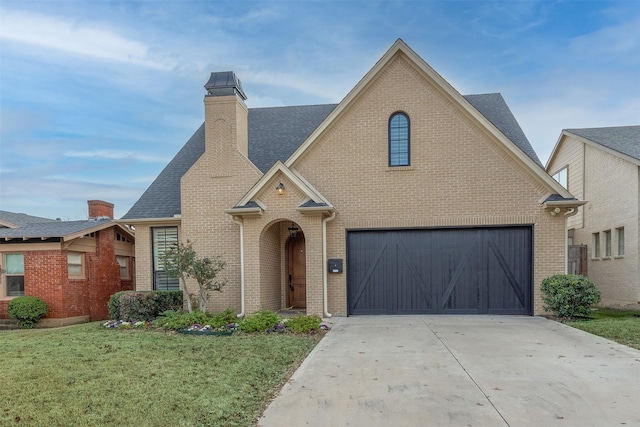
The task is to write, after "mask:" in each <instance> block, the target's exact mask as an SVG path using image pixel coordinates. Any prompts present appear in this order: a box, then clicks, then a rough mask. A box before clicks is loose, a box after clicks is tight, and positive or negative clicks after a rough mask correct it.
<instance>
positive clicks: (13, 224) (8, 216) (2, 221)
mask: <svg viewBox="0 0 640 427" xmlns="http://www.w3.org/2000/svg"><path fill="white" fill-rule="evenodd" d="M32 222H55V219H50V218H41V217H39V216H32V215H27V214H23V213H15V212H8V211H0V228H2V227H9V228H18V227H22V226H24V225H26V224H30V223H32Z"/></svg>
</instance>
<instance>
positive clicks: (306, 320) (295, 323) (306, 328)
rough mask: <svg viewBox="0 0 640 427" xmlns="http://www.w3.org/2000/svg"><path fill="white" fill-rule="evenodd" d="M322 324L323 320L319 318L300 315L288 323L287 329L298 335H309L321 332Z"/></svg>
mask: <svg viewBox="0 0 640 427" xmlns="http://www.w3.org/2000/svg"><path fill="white" fill-rule="evenodd" d="M321 323H322V319H321V318H320V317H319V316H307V315H305V314H298V315H296V316H295V317H292V318H291V319H289V320H288V321H287V323H286V327H287V329H289V330H291V332H295V333H296V334H308V333H309V332H312V331H317V330H319V329H320V324H321Z"/></svg>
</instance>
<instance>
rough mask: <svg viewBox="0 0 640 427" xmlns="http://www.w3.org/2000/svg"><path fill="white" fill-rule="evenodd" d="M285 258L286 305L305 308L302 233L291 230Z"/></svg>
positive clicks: (303, 243)
mask: <svg viewBox="0 0 640 427" xmlns="http://www.w3.org/2000/svg"><path fill="white" fill-rule="evenodd" d="M285 253H286V260H287V267H286V268H287V283H286V286H287V290H286V295H287V306H288V307H293V308H298V309H303V308H307V264H306V262H307V259H306V248H305V239H304V233H302V232H301V231H293V232H292V233H291V236H290V237H289V238H288V239H287V244H286V247H285Z"/></svg>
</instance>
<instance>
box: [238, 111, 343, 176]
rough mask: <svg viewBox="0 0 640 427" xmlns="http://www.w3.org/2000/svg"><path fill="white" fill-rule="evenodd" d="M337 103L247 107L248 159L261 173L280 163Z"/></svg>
mask: <svg viewBox="0 0 640 427" xmlns="http://www.w3.org/2000/svg"><path fill="white" fill-rule="evenodd" d="M337 105H338V104H327V105H306V106H304V107H273V108H252V109H249V160H251V161H252V162H253V164H254V165H256V167H257V168H258V169H260V170H261V171H262V173H265V172H266V171H268V170H269V168H271V166H273V164H274V163H275V162H276V161H278V160H280V161H282V162H284V161H285V160H286V159H287V158H288V157H289V156H290V155H291V154H293V152H294V151H295V150H296V148H298V147H299V146H300V144H302V143H303V142H304V140H306V139H307V137H308V136H309V135H311V132H313V131H314V129H315V128H317V127H318V125H320V123H322V121H323V120H324V119H325V118H327V116H328V115H329V113H331V112H332V111H333V110H334V108H336V106H337Z"/></svg>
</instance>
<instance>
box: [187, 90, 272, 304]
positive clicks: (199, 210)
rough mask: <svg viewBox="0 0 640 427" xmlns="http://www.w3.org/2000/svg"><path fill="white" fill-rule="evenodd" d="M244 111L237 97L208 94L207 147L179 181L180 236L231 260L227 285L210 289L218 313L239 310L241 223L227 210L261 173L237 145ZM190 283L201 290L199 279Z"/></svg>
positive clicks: (202, 250)
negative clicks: (197, 283)
mask: <svg viewBox="0 0 640 427" xmlns="http://www.w3.org/2000/svg"><path fill="white" fill-rule="evenodd" d="M243 111H244V115H245V116H246V107H244V104H243V103H242V101H241V100H239V98H237V97H236V96H224V97H205V152H204V154H203V155H202V156H201V157H200V159H198V161H197V162H196V163H195V164H194V165H193V166H192V167H191V169H190V170H189V171H188V172H187V173H186V174H185V175H184V176H183V177H182V182H181V192H182V194H181V196H182V221H181V234H180V236H179V238H180V240H181V241H183V242H184V241H186V240H191V241H192V242H193V247H194V249H195V250H196V252H197V253H198V255H199V256H202V257H204V256H208V257H214V256H216V255H220V256H221V257H222V258H223V259H224V260H225V261H226V262H227V266H226V268H225V270H224V271H223V272H222V273H221V278H226V279H227V280H228V284H227V285H226V286H225V287H224V288H223V290H222V292H220V293H218V292H214V293H212V294H211V298H210V304H209V306H208V309H209V310H213V311H215V312H217V311H221V310H224V309H227V308H233V309H235V310H236V311H238V312H239V311H240V240H239V239H240V228H239V226H238V225H237V224H235V223H234V222H233V219H232V218H231V216H230V215H228V214H226V213H225V212H224V209H229V208H231V207H233V206H234V205H235V203H236V202H237V201H238V200H240V198H241V197H242V196H243V195H244V194H245V193H246V192H247V191H248V190H249V189H250V188H251V186H253V184H254V183H255V182H256V181H257V180H258V179H259V178H260V176H261V173H260V171H259V170H258V169H257V168H256V167H255V166H254V165H253V164H252V163H251V162H250V161H249V160H248V159H247V158H246V157H245V156H244V155H243V154H242V153H241V152H240V151H238V145H237V144H236V140H235V138H237V136H238V134H243V135H246V126H247V125H246V117H245V118H244V119H243V118H242V112H243ZM243 138H246V136H245V137H243ZM240 139H241V140H242V138H240ZM240 149H241V150H242V149H243V148H242V147H240ZM247 246H249V245H247ZM256 283H259V282H256ZM188 287H189V289H190V292H192V293H195V292H196V291H197V285H196V283H195V282H190V283H188Z"/></svg>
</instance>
